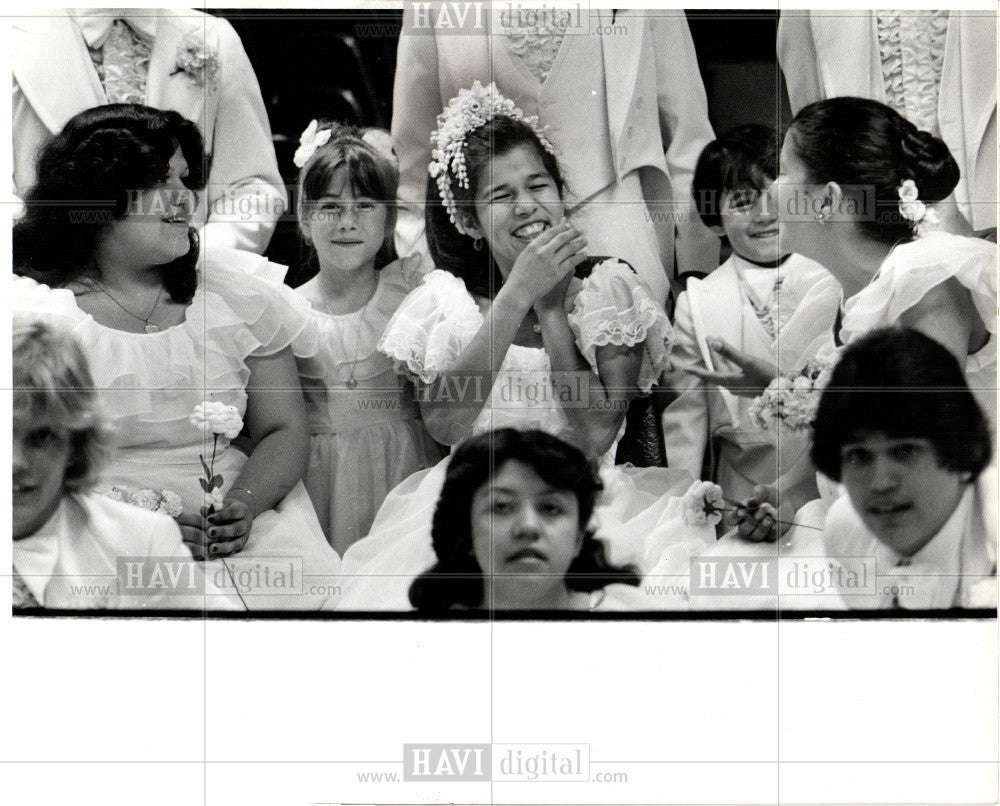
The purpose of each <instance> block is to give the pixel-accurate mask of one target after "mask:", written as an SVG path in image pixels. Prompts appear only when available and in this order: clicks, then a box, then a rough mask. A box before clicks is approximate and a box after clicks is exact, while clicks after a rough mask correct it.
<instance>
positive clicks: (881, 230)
mask: <svg viewBox="0 0 1000 806" xmlns="http://www.w3.org/2000/svg"><path fill="white" fill-rule="evenodd" d="M788 136H789V137H791V138H792V143H794V145H795V149H796V153H797V155H798V157H799V159H801V160H802V162H803V164H804V165H805V166H806V170H807V171H808V172H809V179H810V181H812V182H814V183H816V184H823V183H825V182H830V181H833V182H837V183H838V184H840V185H843V186H847V187H848V188H849V187H850V186H854V187H858V188H866V189H871V190H872V191H873V197H872V198H869V199H867V200H866V205H865V206H866V209H865V214H864V215H862V216H860V217H859V220H858V226H859V227H860V228H861V229H862V231H864V232H865V233H867V234H868V235H870V236H871V237H872V238H873V239H875V240H878V241H881V242H883V243H888V244H895V243H898V242H899V241H901V240H906V239H908V238H910V237H911V236H912V234H913V232H912V227H911V224H910V222H909V221H908V220H907V219H905V218H903V217H902V215H900V212H899V186H900V185H901V184H902V183H903V182H904V181H906V180H907V179H912V180H913V182H914V184H916V186H917V191H918V194H919V197H920V200H921V201H922V202H924V203H925V204H933V203H935V202H939V201H941V200H942V199H944V198H946V197H947V196H948V195H949V194H950V193H951V192H952V191H953V190H954V189H955V186H956V185H957V184H958V180H959V177H960V176H961V171H960V170H959V167H958V163H957V162H955V158H954V157H952V155H951V152H950V151H949V150H948V146H946V145H945V144H944V141H943V140H941V139H940V138H939V137H935V136H934V135H933V134H931V133H930V132H926V131H921V130H920V129H918V128H917V127H916V126H914V125H913V124H912V123H910V121H908V120H907V119H906V118H904V117H903V116H902V115H900V114H899V113H898V112H896V111H895V110H894V109H891V108H890V107H888V106H886V105H885V104H881V103H879V102H878V101H870V100H867V99H865V98H829V99H827V100H825V101H817V102H816V103H812V104H809V105H808V106H806V107H804V108H803V109H802V110H801V111H800V112H799V114H798V115H796V116H795V120H793V121H792V125H791V128H790V129H789V132H788Z"/></svg>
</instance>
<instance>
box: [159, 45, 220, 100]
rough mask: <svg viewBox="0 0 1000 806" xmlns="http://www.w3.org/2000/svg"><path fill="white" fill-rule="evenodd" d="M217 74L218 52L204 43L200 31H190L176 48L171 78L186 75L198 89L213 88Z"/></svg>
mask: <svg viewBox="0 0 1000 806" xmlns="http://www.w3.org/2000/svg"><path fill="white" fill-rule="evenodd" d="M218 72H219V54H218V51H217V50H216V49H215V48H214V47H212V46H211V45H209V44H208V42H206V41H205V35H204V33H203V32H202V31H192V32H191V33H189V34H188V35H187V36H186V37H184V41H183V42H181V44H180V45H179V46H178V48H177V61H176V63H175V65H174V71H173V72H172V73H171V74H170V75H172V76H174V75H177V74H178V73H186V74H187V75H188V76H189V77H190V79H191V80H192V81H193V82H194V83H195V84H197V85H198V86H199V87H204V86H208V87H209V88H210V89H214V88H215V78H216V75H217V74H218Z"/></svg>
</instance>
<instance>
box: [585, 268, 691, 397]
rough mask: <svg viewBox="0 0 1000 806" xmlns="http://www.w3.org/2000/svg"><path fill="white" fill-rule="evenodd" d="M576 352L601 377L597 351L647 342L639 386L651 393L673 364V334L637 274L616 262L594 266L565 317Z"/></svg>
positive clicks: (665, 316)
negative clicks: (574, 341)
mask: <svg viewBox="0 0 1000 806" xmlns="http://www.w3.org/2000/svg"><path fill="white" fill-rule="evenodd" d="M567 319H568V321H569V325H570V328H572V330H573V333H574V335H575V336H576V343H577V347H579V349H580V352H581V353H582V354H583V356H584V358H586V359H587V363H588V364H590V367H591V369H593V370H594V372H597V348H598V347H604V346H606V345H609V344H613V345H618V346H627V347H634V346H635V345H637V344H641V343H643V342H645V354H644V355H643V359H642V366H641V368H640V370H639V380H638V387H639V391H640V392H641V393H642V394H647V393H648V392H649V391H650V389H652V387H653V384H654V383H656V379H657V378H658V377H659V376H660V373H662V372H663V370H664V369H666V367H667V364H668V362H669V359H670V348H671V346H672V345H673V341H674V331H673V328H672V327H671V326H670V322H669V321H668V320H667V315H666V313H665V312H664V310H663V308H662V307H661V306H659V305H657V304H656V303H655V302H653V299H652V297H650V296H649V292H648V291H647V290H646V289H645V287H644V286H643V285H642V283H641V282H640V281H639V278H638V277H637V276H636V274H635V272H633V271H632V270H631V269H629V267H628V266H626V265H625V264H624V263H621V262H620V261H617V260H613V259H612V260H605V261H604V262H603V263H600V264H599V265H597V266H595V267H594V269H593V271H591V273H590V276H588V277H587V279H585V280H584V281H583V285H582V287H581V289H580V293H579V294H577V297H576V300H575V303H574V305H573V310H572V311H571V312H570V313H569V315H568V316H567Z"/></svg>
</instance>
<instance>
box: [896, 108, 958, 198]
mask: <svg viewBox="0 0 1000 806" xmlns="http://www.w3.org/2000/svg"><path fill="white" fill-rule="evenodd" d="M900 149H901V151H902V157H903V167H905V168H907V169H909V171H910V172H911V173H912V175H913V176H912V178H913V181H914V182H916V185H917V189H918V190H919V191H920V200H921V201H924V202H928V203H931V204H933V203H934V202H939V201H941V200H942V199H944V198H946V197H947V196H948V195H949V194H950V193H951V192H952V191H953V190H954V189H955V186H956V185H957V184H958V179H959V177H960V176H961V171H960V169H959V167H958V163H957V162H955V158H954V157H953V156H952V155H951V151H949V150H948V146H947V145H945V142H944V141H943V140H942V139H941V138H940V137H935V136H934V135H933V134H931V133H930V132H928V131H923V130H921V129H918V128H916V127H915V126H913V125H912V124H911V125H910V126H909V127H908V128H907V129H906V130H905V131H904V132H903V134H902V138H901V140H900Z"/></svg>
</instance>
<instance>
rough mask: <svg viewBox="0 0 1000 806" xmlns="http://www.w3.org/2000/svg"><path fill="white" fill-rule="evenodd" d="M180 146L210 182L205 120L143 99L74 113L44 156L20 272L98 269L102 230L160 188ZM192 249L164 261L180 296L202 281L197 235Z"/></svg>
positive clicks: (20, 231) (17, 258)
mask: <svg viewBox="0 0 1000 806" xmlns="http://www.w3.org/2000/svg"><path fill="white" fill-rule="evenodd" d="M178 149H180V152H181V154H182V155H183V157H184V159H185V160H186V161H187V165H188V173H187V175H186V176H185V177H184V179H183V180H182V181H183V182H184V185H185V186H186V187H187V188H189V189H190V190H193V191H199V190H201V189H202V188H204V186H205V176H206V172H207V166H206V160H205V150H204V146H203V143H202V137H201V133H200V132H199V131H198V127H197V126H196V125H195V124H194V123H192V122H191V121H189V120H187V119H186V118H184V117H182V116H181V115H180V114H179V113H177V112H172V111H161V110H159V109H153V108H151V107H148V106H140V105H139V104H108V105H106V106H98V107H94V108H93V109H88V110H86V111H84V112H81V113H80V114H78V115H76V116H74V117H73V118H71V119H70V121H69V122H68V123H67V124H66V125H65V126H64V127H63V130H62V131H61V132H59V134H57V135H55V136H54V137H52V138H51V139H50V140H49V141H48V142H47V143H46V144H45V146H44V147H43V148H42V151H41V153H40V154H39V157H38V165H37V177H38V178H37V181H36V183H35V186H34V187H33V188H31V190H30V191H29V192H28V194H27V195H26V197H25V199H24V206H25V213H24V215H23V216H22V217H21V218H20V219H19V220H18V221H17V223H16V224H15V225H14V232H13V263H14V270H15V271H16V272H17V273H18V274H22V275H25V276H28V277H31V278H33V279H35V280H38V281H39V282H42V283H45V284H47V285H51V286H62V285H65V284H66V283H67V282H70V281H72V280H75V279H77V278H79V277H82V276H85V275H88V274H92V273H93V272H94V271H95V269H94V265H93V262H94V253H95V251H96V249H97V244H98V241H99V239H100V237H101V235H102V233H103V232H104V231H105V230H106V229H107V228H108V226H110V225H111V224H113V223H114V222H116V221H120V220H122V219H123V218H125V217H126V215H128V213H129V211H130V207H131V206H132V202H133V200H134V196H135V193H136V192H138V191H140V190H145V189H149V188H152V187H155V186H156V185H157V184H159V183H160V182H162V181H163V180H164V179H165V178H166V177H167V175H168V173H169V165H170V159H171V158H172V157H173V155H174V153H175V152H176V151H177V150H178ZM189 240H190V243H191V248H190V250H189V251H188V253H187V254H186V255H184V256H182V257H180V258H177V259H176V260H174V261H171V262H170V263H167V264H165V265H163V266H161V267H160V275H161V278H162V282H163V287H164V289H165V290H166V291H167V292H168V293H169V294H170V297H171V299H173V300H174V302H183V303H186V302H190V301H191V299H192V297H193V296H194V292H195V289H196V287H197V274H196V272H195V266H196V264H197V260H198V251H199V249H198V237H197V234H196V233H195V231H194V229H192V230H191V231H190V233H189Z"/></svg>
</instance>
